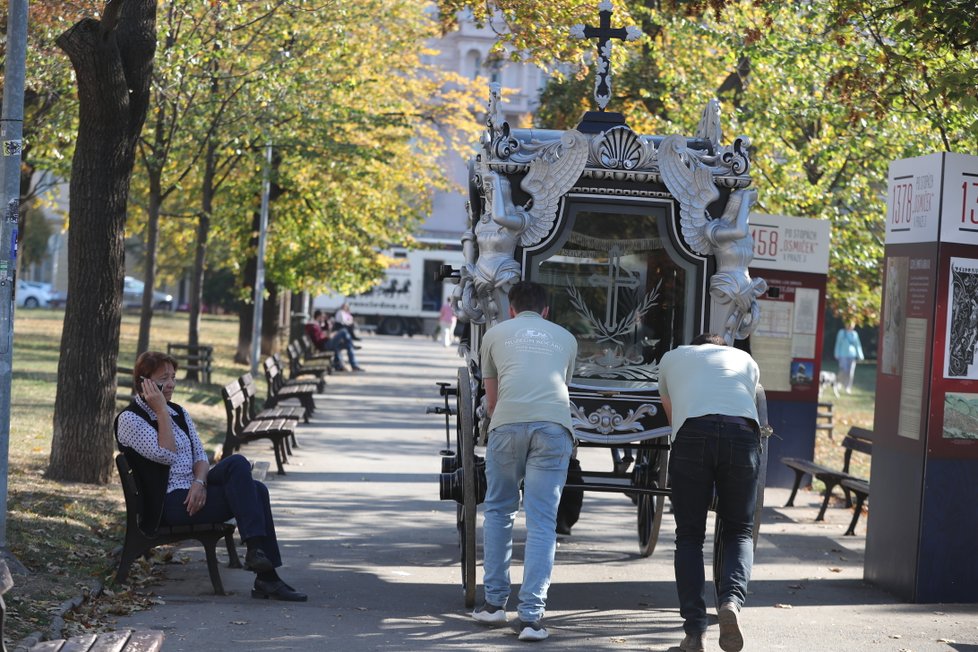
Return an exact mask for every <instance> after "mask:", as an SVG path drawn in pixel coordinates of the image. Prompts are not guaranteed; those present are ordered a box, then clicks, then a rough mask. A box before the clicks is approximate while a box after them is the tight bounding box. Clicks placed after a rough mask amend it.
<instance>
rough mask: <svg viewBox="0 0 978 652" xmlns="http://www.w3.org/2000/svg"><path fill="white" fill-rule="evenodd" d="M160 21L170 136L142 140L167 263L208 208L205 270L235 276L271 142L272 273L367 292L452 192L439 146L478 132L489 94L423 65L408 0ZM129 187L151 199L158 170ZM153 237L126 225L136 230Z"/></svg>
mask: <svg viewBox="0 0 978 652" xmlns="http://www.w3.org/2000/svg"><path fill="white" fill-rule="evenodd" d="M160 15H161V21H160V48H159V49H158V51H157V64H156V71H155V77H156V83H155V86H154V93H155V98H156V100H155V102H154V105H155V107H156V112H157V113H156V117H158V118H160V124H161V129H160V130H157V131H155V132H154V131H152V130H151V129H150V128H149V127H148V128H147V131H146V133H145V134H144V144H143V154H144V162H145V165H144V170H145V171H146V172H150V171H151V170H152V169H153V168H154V166H155V167H156V169H159V170H160V171H161V180H162V183H161V187H160V189H159V191H160V192H161V194H162V196H163V199H164V204H163V207H162V220H161V227H160V234H161V235H160V237H161V243H162V246H161V247H160V250H159V254H160V255H159V269H160V270H161V271H162V272H163V273H164V275H166V276H169V277H171V278H172V277H177V276H180V275H182V274H183V273H185V271H186V270H188V269H189V268H190V266H191V264H192V262H193V258H192V251H193V248H194V244H195V239H196V228H197V221H198V220H197V216H199V215H201V214H203V213H204V212H207V213H209V216H210V218H211V219H210V228H211V237H210V238H209V239H208V247H209V248H208V263H207V264H208V266H210V267H213V268H221V269H226V270H229V271H234V272H236V273H238V275H239V276H240V272H241V268H242V267H243V265H244V261H246V260H247V259H248V257H249V256H253V255H254V241H255V239H256V235H257V234H256V233H255V227H254V222H255V220H254V217H255V215H256V213H257V212H258V210H259V206H260V191H261V179H262V169H263V164H264V163H263V161H264V149H265V145H266V143H268V142H271V143H273V145H274V148H275V156H276V160H277V164H276V166H275V169H274V178H273V179H272V183H273V187H274V192H273V201H272V206H271V220H270V227H269V231H268V242H267V251H266V278H267V279H268V280H269V281H271V282H273V283H276V284H278V285H279V286H280V287H284V288H288V289H291V290H296V291H299V290H308V291H311V292H322V291H327V290H340V291H356V290H359V289H363V288H365V287H367V286H369V285H370V284H371V283H372V282H373V281H374V280H375V279H376V278H378V277H379V276H380V274H381V273H382V271H383V268H384V265H383V264H382V261H381V260H380V258H379V257H378V255H377V253H376V252H377V251H378V250H379V249H381V248H383V247H385V246H387V245H389V244H390V243H408V242H410V234H411V232H412V231H413V229H414V227H415V226H416V225H417V223H418V221H419V220H420V218H421V217H423V216H424V215H425V214H426V212H427V210H428V208H429V203H430V195H431V193H432V191H433V190H434V189H436V188H445V187H447V184H448V181H447V180H446V179H445V178H443V177H442V174H441V165H440V162H439V157H440V155H441V153H442V152H443V151H445V149H446V148H449V147H453V148H456V149H463V148H465V147H468V146H469V145H470V143H471V141H472V140H473V139H474V137H475V134H476V133H477V131H478V129H479V124H478V123H477V122H476V120H475V118H474V111H475V110H477V109H478V108H481V96H479V95H476V94H475V93H473V91H472V89H471V87H470V82H467V81H465V80H462V79H460V78H458V77H456V76H454V75H450V74H446V73H444V72H442V71H438V70H435V69H434V68H433V67H432V66H431V65H430V64H429V63H428V57H427V55H429V54H431V53H430V52H429V51H427V50H426V49H425V47H424V45H423V44H424V42H425V40H426V39H428V38H430V37H432V36H434V35H436V33H437V24H436V23H435V22H434V21H433V19H432V18H431V17H430V16H428V15H427V14H426V13H425V12H424V8H423V7H422V6H420V5H418V3H415V2H411V1H409V0H369V1H366V2H360V3H318V2H310V1H290V2H284V1H276V2H272V3H267V2H255V1H251V2H239V3H213V2H209V1H205V0H194V1H191V2H182V3H176V2H171V3H165V5H164V6H163V7H162V8H161V14H160ZM381 17H382V18H381ZM152 122H153V116H151V118H150V120H149V123H152ZM160 135H162V139H161V138H160V137H159V136H160ZM208 160H210V161H212V163H213V166H212V168H210V170H211V171H210V172H209V171H208V167H207V165H206V163H207V161H208ZM134 187H135V188H138V194H139V196H140V199H139V202H140V205H141V206H143V205H148V203H147V202H148V197H149V193H150V191H151V190H152V183H151V182H150V177H147V176H146V174H144V173H142V172H141V173H139V174H137V175H136V177H135V178H134ZM207 197H210V199H207ZM134 213H136V212H135V211H134ZM137 215H138V214H137ZM143 228H144V224H143V222H142V218H141V217H139V218H137V220H136V221H132V220H131V221H130V232H131V233H135V234H139V233H141V232H142V229H143ZM237 294H240V292H238V293H237Z"/></svg>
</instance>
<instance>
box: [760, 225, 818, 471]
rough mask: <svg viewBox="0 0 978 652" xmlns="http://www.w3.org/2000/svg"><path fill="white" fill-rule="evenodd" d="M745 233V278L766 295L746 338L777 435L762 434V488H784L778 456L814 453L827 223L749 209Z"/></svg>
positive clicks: (786, 468)
mask: <svg viewBox="0 0 978 652" xmlns="http://www.w3.org/2000/svg"><path fill="white" fill-rule="evenodd" d="M751 235H752V236H753V238H754V261H753V262H752V263H751V267H750V273H751V276H754V277H760V278H763V279H764V280H766V281H767V284H768V291H767V295H766V296H765V297H763V298H762V299H759V300H758V304H760V307H761V322H760V324H759V325H758V327H757V330H756V331H754V334H753V335H751V338H750V343H751V354H752V355H753V356H754V359H755V360H756V361H757V365H758V367H760V370H761V384H762V385H763V386H764V391H765V393H766V394H767V403H768V420H769V422H770V424H771V426H772V427H773V428H774V432H775V434H776V435H777V436H776V437H771V438H770V439H769V440H768V442H769V446H770V448H769V452H768V460H769V462H768V468H767V486H769V487H790V486H791V485H792V484H793V483H794V478H795V474H794V471H792V470H791V469H789V468H788V467H786V466H785V465H783V464H780V463H779V462H778V460H780V459H781V458H782V457H801V458H804V459H809V460H810V459H812V455H813V454H814V452H815V432H816V431H815V425H816V416H817V412H818V375H819V371H821V360H822V328H823V326H824V324H823V315H824V314H825V281H826V275H827V273H828V270H829V223H828V221H827V220H815V219H810V218H803V217H787V216H784V215H752V216H751Z"/></svg>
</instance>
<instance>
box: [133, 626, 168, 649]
mask: <svg viewBox="0 0 978 652" xmlns="http://www.w3.org/2000/svg"><path fill="white" fill-rule="evenodd" d="M163 638H164V636H163V632H162V631H160V630H158V629H139V630H136V631H134V632H131V633H130V635H129V640H128V641H127V643H126V647H125V648H123V651H124V652H156V651H157V650H161V649H163Z"/></svg>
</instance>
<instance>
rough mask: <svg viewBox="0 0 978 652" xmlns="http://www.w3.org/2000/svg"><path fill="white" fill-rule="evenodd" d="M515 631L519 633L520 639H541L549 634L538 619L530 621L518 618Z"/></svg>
mask: <svg viewBox="0 0 978 652" xmlns="http://www.w3.org/2000/svg"><path fill="white" fill-rule="evenodd" d="M516 631H518V632H519V633H520V640H521V641H542V640H543V639H545V638H547V637H548V636H550V634H548V633H547V630H546V629H544V627H543V625H541V624H540V621H539V620H534V621H533V622H532V623H527V622H523V621H522V620H520V621H518V622H517V624H516Z"/></svg>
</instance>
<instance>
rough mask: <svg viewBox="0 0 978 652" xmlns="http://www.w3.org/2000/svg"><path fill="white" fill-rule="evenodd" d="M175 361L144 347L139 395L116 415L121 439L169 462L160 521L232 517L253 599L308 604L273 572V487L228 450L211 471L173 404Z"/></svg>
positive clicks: (276, 557) (137, 375)
mask: <svg viewBox="0 0 978 652" xmlns="http://www.w3.org/2000/svg"><path fill="white" fill-rule="evenodd" d="M176 371H177V361H176V360H175V359H174V358H173V357H171V356H170V355H167V354H166V353H159V352H155V351H147V352H145V353H143V354H142V355H140V356H139V358H138V359H137V360H136V366H135V368H134V369H133V387H134V388H136V391H137V395H136V396H135V397H134V398H133V400H132V402H131V403H130V404H129V405H128V406H127V407H126V408H125V409H124V410H123V411H122V412H121V413H119V416H118V417H117V418H116V422H115V423H116V433H115V434H116V439H117V440H118V442H119V447H120V448H128V449H130V451H127V454H129V452H135V453H136V454H138V455H141V456H142V457H144V458H146V459H148V460H151V461H153V462H156V463H158V464H163V465H166V466H168V467H170V470H169V482H168V484H167V488H166V492H167V493H166V497H165V498H164V499H163V517H162V521H163V523H165V524H167V525H188V524H193V523H218V522H222V521H226V520H228V519H230V518H234V519H235V520H236V521H237V524H238V531H239V532H240V533H241V538H242V539H244V542H245V545H246V546H247V548H248V552H247V554H246V555H245V562H244V567H245V569H247V570H250V571H253V572H254V573H256V574H257V575H256V577H255V586H254V588H253V589H252V590H251V597H253V598H265V599H268V598H271V599H272V600H288V601H292V602H304V601H305V600H306V595H305V594H304V593H299V592H298V591H296V590H295V589H294V588H292V587H291V586H289V585H288V584H286V583H285V582H284V581H283V580H282V579H281V578H280V577H279V576H278V573H276V572H275V569H276V568H277V567H279V566H281V565H282V557H281V555H280V554H279V548H278V540H277V539H276V538H275V524H274V523H273V522H272V510H271V505H270V503H269V498H268V488H267V487H265V485H264V484H262V483H261V482H258V481H256V480H253V479H252V478H251V464H250V463H249V462H248V460H247V459H245V458H244V457H243V456H241V455H231V456H230V457H227V458H225V459H223V460H221V461H220V462H219V463H218V464H217V465H215V466H214V468H212V469H209V464H208V462H207V454H206V453H205V452H204V445H203V444H202V443H201V441H200V437H199V436H198V435H197V429H196V427H195V426H194V422H193V420H192V419H191V418H190V415H189V414H187V411H186V410H184V409H183V408H182V407H180V406H179V405H177V404H176V403H171V402H170V399H171V398H172V397H173V389H174V387H175V386H176Z"/></svg>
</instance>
